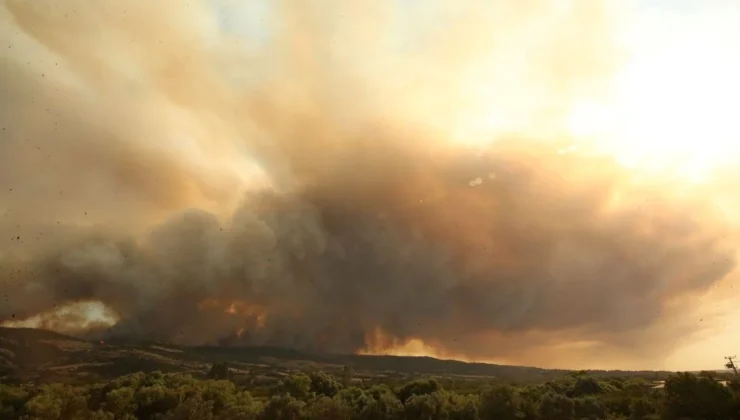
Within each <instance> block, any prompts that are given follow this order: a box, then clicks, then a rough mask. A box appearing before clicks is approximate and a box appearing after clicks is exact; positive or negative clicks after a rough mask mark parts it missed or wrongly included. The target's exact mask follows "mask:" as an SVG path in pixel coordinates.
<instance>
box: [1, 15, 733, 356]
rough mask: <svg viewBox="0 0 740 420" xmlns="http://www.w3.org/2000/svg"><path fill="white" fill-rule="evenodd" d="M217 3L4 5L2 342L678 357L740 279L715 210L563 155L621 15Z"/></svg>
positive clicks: (598, 91)
mask: <svg viewBox="0 0 740 420" xmlns="http://www.w3.org/2000/svg"><path fill="white" fill-rule="evenodd" d="M216 3H218V4H217V5H216V6H217V7H215V6H214V5H213V4H211V3H206V2H205V1H189V2H182V1H179V0H164V1H156V2H154V1H148V0H147V1H145V0H133V1H127V2H121V1H114V0H110V1H109V0H102V1H91V0H63V1H59V0H35V1H23V0H7V1H5V2H4V7H3V9H2V16H1V21H0V28H2V29H0V39H1V40H2V49H3V53H2V56H1V57H0V60H2V65H1V66H0V80H2V84H3V88H2V93H3V94H2V95H1V96H0V126H2V130H3V131H2V134H1V136H2V137H1V138H0V139H1V140H2V141H0V232H1V233H2V235H3V236H2V238H1V239H2V242H0V270H2V272H0V292H2V295H3V299H4V301H3V304H2V305H0V320H6V321H10V320H24V319H29V318H32V317H34V316H39V314H44V313H53V312H50V311H52V310H53V309H54V308H55V307H58V306H63V305H68V304H70V303H74V302H102V303H103V304H104V305H105V306H106V307H107V310H108V311H110V312H111V313H112V314H114V316H115V318H117V320H118V322H117V324H116V325H115V326H113V327H111V328H110V329H108V330H106V334H113V335H123V336H127V337H133V338H144V339H153V340H162V341H172V342H177V343H184V344H225V343H231V344H268V345H279V346H291V347H298V348H308V349H314V350H324V351H333V352H355V351H362V350H371V351H382V350H384V349H387V348H389V347H391V346H393V345H397V344H399V343H403V342H406V341H408V340H411V339H418V340H422V341H423V342H424V343H426V344H427V345H429V346H432V347H435V348H436V349H438V350H439V352H440V353H442V354H448V355H451V356H455V357H467V358H477V359H490V360H506V361H512V362H527V363H538V364H550V361H549V360H548V359H547V358H548V357H550V358H552V360H557V361H558V362H566V363H571V364H573V363H576V362H574V360H576V359H574V358H578V357H585V356H588V355H590V354H593V352H594V351H595V349H599V350H605V351H611V352H612V353H613V354H615V355H619V357H621V358H628V356H625V355H624V354H622V353H620V352H621V351H623V350H624V349H628V350H629V352H630V353H629V357H634V358H650V357H654V356H656V355H657V354H658V353H659V352H660V351H662V350H665V349H666V348H669V347H670V346H672V344H673V341H672V340H673V339H675V338H676V337H680V336H681V335H684V334H689V333H691V332H692V331H694V329H695V328H696V323H695V322H694V321H695V316H696V314H695V313H693V311H691V310H689V309H691V308H694V305H693V304H692V302H693V300H694V299H696V297H697V296H700V295H701V294H703V293H704V292H706V291H707V290H709V289H710V288H711V287H712V286H714V285H716V284H718V283H719V282H720V281H721V280H722V279H723V278H724V277H725V276H726V275H727V274H728V273H730V272H731V271H732V269H733V268H734V264H735V259H734V256H735V255H734V250H733V249H732V248H731V247H730V245H731V244H732V243H733V242H732V240H733V236H734V231H731V230H730V225H729V224H728V223H727V222H726V221H724V220H723V219H722V218H721V215H720V214H719V213H718V212H717V211H716V209H715V207H713V205H712V203H711V202H709V201H707V200H706V199H705V198H706V197H705V196H703V195H702V193H701V192H700V191H699V190H696V191H695V190H692V189H691V187H680V186H677V185H676V184H675V183H670V182H668V181H661V180H645V179H641V178H639V177H637V175H635V174H634V173H632V172H630V171H628V170H627V169H625V168H623V167H622V166H620V165H619V164H618V163H617V162H616V161H614V160H613V159H612V158H610V157H608V156H601V155H591V154H588V153H585V152H583V153H581V152H571V153H564V151H563V149H562V147H564V146H567V144H568V143H567V142H565V141H564V140H563V138H562V137H558V136H556V135H555V134H554V133H556V132H557V130H556V128H557V123H558V121H559V119H560V118H561V117H562V115H564V114H565V113H567V111H568V109H569V106H570V104H571V102H572V101H573V100H575V98H576V97H578V98H580V97H583V96H584V95H586V96H588V95H594V96H599V95H604V94H605V93H604V91H603V89H602V87H603V86H602V82H603V81H605V80H608V78H609V77H610V74H611V72H612V71H613V69H614V68H616V67H617V66H618V65H619V57H621V52H620V50H619V48H618V45H617V43H616V41H615V39H614V36H615V33H617V32H618V30H617V29H616V28H615V27H616V26H617V23H615V22H614V20H615V17H616V16H618V14H617V12H615V11H612V10H611V9H610V7H611V6H610V4H609V3H606V2H600V1H593V0H588V1H586V0H583V1H572V2H550V1H536V0H535V1H522V2H519V1H517V2H508V1H502V2H483V1H481V2H474V1H470V2H467V3H465V2H464V4H463V6H459V7H458V6H456V7H454V8H453V7H452V6H451V5H452V2H449V4H448V3H447V2H443V1H437V2H424V3H423V4H421V5H415V4H413V2H408V5H407V6H405V7H406V8H408V10H406V9H404V8H402V7H401V6H396V7H391V6H390V5H391V4H392V3H391V2H340V1H325V2H322V3H321V6H318V5H316V6H315V8H310V7H309V6H307V4H308V2H298V1H296V2H290V1H280V2H275V3H274V4H273V5H272V6H271V7H270V8H260V7H258V4H257V3H256V2H254V3H253V4H252V3H249V5H251V6H249V7H251V9H250V10H247V11H246V12H245V11H244V10H243V9H245V8H248V6H245V5H237V4H236V3H232V2H225V1H224V2H220V3H219V2H216ZM350 3H351V4H352V5H350ZM455 3H457V2H455ZM568 4H570V6H568ZM214 10H219V11H220V13H217V12H215V11H214ZM237 12H240V13H242V14H239V13H237ZM237 16H246V17H243V18H242V19H241V20H239V21H235V20H234V19H237ZM441 16H445V17H444V19H443V18H442V17H441ZM247 17H248V18H249V19H247ZM247 20H249V21H250V22H246V21H247ZM616 20H618V19H616ZM412 23H413V25H412ZM248 24H249V25H248ZM247 27H248V28H251V29H250V31H247V30H246V29H245V28H247ZM404 27H405V28H406V29H405V30H402V29H403V28H404ZM429 28H431V29H429ZM575 28H578V29H577V30H576V29H575ZM481 92H482V93H481ZM484 105H485V106H484ZM484 108H485V109H486V110H488V111H486V112H489V113H490V114H492V115H495V116H497V117H499V119H502V120H504V126H503V127H502V128H500V129H498V128H497V129H496V130H492V131H496V133H495V134H496V140H497V141H496V142H494V143H493V144H492V145H491V146H490V147H488V148H486V149H485V151H478V150H472V149H471V148H469V147H467V146H465V145H464V143H463V142H461V141H459V140H461V138H462V140H465V137H466V136H471V137H475V136H481V132H482V131H484V130H482V129H478V128H476V127H478V126H476V122H475V121H477V120H476V118H478V117H480V118H481V119H483V120H486V118H488V117H490V115H488V114H485V115H484V114H483V113H481V112H480V110H481V109H484ZM491 110H492V111H491ZM488 119H490V118H488ZM472 120H475V121H473V122H471V121H472ZM506 124H509V125H506ZM461 127H463V128H461ZM471 127H472V128H471ZM489 128H490V127H489ZM549 135H552V136H554V137H546V136H549ZM69 316H70V317H71V318H74V319H73V320H71V321H70V322H71V323H72V324H74V325H75V326H77V327H79V326H80V325H83V326H82V327H80V328H82V329H90V328H93V327H94V325H93V326H91V325H84V323H82V324H81V321H80V319H79V318H80V315H79V313H71V315H69ZM49 317H51V318H49ZM49 317H47V318H48V319H46V321H44V316H43V315H41V316H40V319H41V321H40V322H41V323H42V324H43V325H49V326H52V327H55V328H56V329H61V330H63V329H64V322H61V321H60V318H59V317H60V315H59V314H58V313H57V314H56V315H49ZM44 322H46V324H44ZM70 328H72V327H70ZM78 329H79V328H78ZM93 329H95V328H93ZM567 343H570V344H572V345H571V346H570V347H559V346H562V345H563V344H567ZM544 348H548V349H549V350H548V351H546V352H543V351H542V349H544ZM558 349H560V350H558ZM579 349H580V350H583V351H580V350H579ZM584 349H585V350H584ZM538 351H539V352H540V354H539V355H537V352H538ZM557 352H561V353H560V354H558V353H557ZM568 355H570V356H568ZM537 357H538V358H537ZM543 357H544V359H543ZM615 357H617V356H615Z"/></svg>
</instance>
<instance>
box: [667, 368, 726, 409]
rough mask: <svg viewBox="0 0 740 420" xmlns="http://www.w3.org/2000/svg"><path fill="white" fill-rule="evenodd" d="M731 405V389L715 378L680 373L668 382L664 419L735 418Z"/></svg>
mask: <svg viewBox="0 0 740 420" xmlns="http://www.w3.org/2000/svg"><path fill="white" fill-rule="evenodd" d="M731 402H732V394H731V392H730V390H729V389H728V388H727V387H725V386H724V385H722V384H720V383H719V382H717V381H715V380H714V379H711V378H707V377H700V376H697V375H692V374H690V373H680V374H677V375H673V376H671V377H670V378H668V380H667V381H666V382H665V407H664V411H663V417H664V418H665V419H666V420H674V419H675V420H678V419H684V418H689V419H702V420H720V419H725V420H726V419H729V418H731V417H732V413H731V411H730V410H731Z"/></svg>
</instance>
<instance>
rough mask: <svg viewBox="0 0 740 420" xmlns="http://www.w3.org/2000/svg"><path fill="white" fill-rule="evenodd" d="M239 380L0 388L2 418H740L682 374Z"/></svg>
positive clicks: (136, 379)
mask: <svg viewBox="0 0 740 420" xmlns="http://www.w3.org/2000/svg"><path fill="white" fill-rule="evenodd" d="M232 375H233V374H232V370H231V369H230V367H229V366H228V365H227V364H225V363H218V364H214V365H213V366H212V368H211V369H210V371H209V372H208V377H206V378H203V379H198V378H195V377H194V376H193V375H190V374H183V373H168V374H165V373H162V372H159V371H157V372H150V373H141V372H139V373H134V374H130V375H126V376H122V377H120V378H116V379H113V380H109V381H104V382H100V383H94V384H87V385H70V384H14V385H0V419H2V420H6V419H7V420H10V419H38V420H57V419H69V420H73V419H82V420H85V419H89V420H92V419H101V420H102V419H106V420H108V419H110V420H114V419H126V420H133V419H152V420H154V419H157V420H165V419H171V420H175V419H193V420H195V419H211V420H216V419H223V420H227V419H228V420H232V419H233V420H238V419H243V420H299V419H300V420H302V419H306V420H308V419H316V420H354V419H357V420H384V419H397V420H405V419H409V420H411V419H414V420H436V419H441V420H442V419H443V420H477V419H480V420H484V419H491V420H527V419H531V420H582V419H588V420H596V419H604V420H606V419H629V420H638V419H642V420H648V419H655V420H657V419H664V420H669V419H670V420H679V419H695V420H699V419H703V420H732V419H740V381H736V380H730V381H728V382H727V383H726V384H725V383H720V382H719V381H718V380H717V378H716V377H714V376H713V374H712V373H702V374H691V373H680V374H675V375H672V376H670V377H669V378H668V380H667V381H666V382H665V386H664V387H662V388H660V387H656V386H655V384H653V383H652V382H650V381H647V380H645V379H640V378H623V377H613V378H595V377H592V376H589V375H587V374H585V373H583V372H576V373H570V374H567V375H563V376H561V377H558V378H555V379H552V380H548V381H545V382H543V383H539V384H514V383H507V382H502V381H497V380H493V379H450V378H444V377H439V378H417V379H413V380H410V381H407V382H405V383H396V382H395V381H384V379H383V378H375V380H371V381H362V382H356V381H354V380H353V379H354V378H353V372H352V369H351V368H349V367H345V368H344V369H342V371H341V375H339V376H336V375H331V374H327V373H325V372H322V371H314V372H295V373H291V374H288V375H286V376H284V377H283V378H282V379H281V380H278V381H276V382H274V383H270V384H265V383H263V382H261V381H260V380H258V378H251V379H250V380H245V379H242V380H241V381H235V380H234V379H233V378H232Z"/></svg>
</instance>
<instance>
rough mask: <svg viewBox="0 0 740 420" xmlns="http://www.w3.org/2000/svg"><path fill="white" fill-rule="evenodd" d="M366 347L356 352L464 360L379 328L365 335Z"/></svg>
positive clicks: (417, 339)
mask: <svg viewBox="0 0 740 420" xmlns="http://www.w3.org/2000/svg"><path fill="white" fill-rule="evenodd" d="M365 345H366V348H365V349H363V350H360V351H358V352H357V354H361V355H376V356H377V355H388V356H426V357H434V358H437V359H452V358H454V359H457V360H465V358H461V357H458V356H454V357H453V355H451V354H449V353H447V352H445V351H444V349H443V348H441V347H438V346H433V345H430V344H427V343H425V342H424V340H422V339H419V338H410V339H407V340H399V339H397V338H394V337H392V336H390V335H388V334H386V333H385V332H383V330H381V329H380V328H376V329H374V330H373V331H372V332H371V333H368V334H366V336H365Z"/></svg>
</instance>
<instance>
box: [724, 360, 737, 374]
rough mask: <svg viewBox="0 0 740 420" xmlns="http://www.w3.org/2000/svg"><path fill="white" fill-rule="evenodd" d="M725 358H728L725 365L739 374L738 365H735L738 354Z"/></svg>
mask: <svg viewBox="0 0 740 420" xmlns="http://www.w3.org/2000/svg"><path fill="white" fill-rule="evenodd" d="M725 359H727V363H725V367H726V368H727V369H732V371H733V372H735V375H737V366H736V365H735V360H734V359H737V356H726V357H725Z"/></svg>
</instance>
